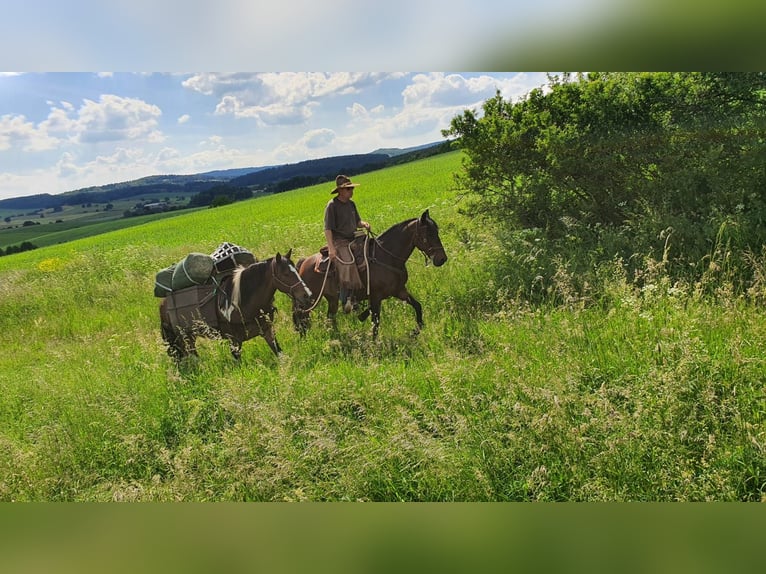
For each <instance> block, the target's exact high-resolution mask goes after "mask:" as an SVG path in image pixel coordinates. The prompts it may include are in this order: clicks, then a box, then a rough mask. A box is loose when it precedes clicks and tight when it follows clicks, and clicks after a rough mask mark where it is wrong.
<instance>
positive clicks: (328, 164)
mask: <svg viewBox="0 0 766 574" xmlns="http://www.w3.org/2000/svg"><path fill="white" fill-rule="evenodd" d="M443 143H444V142H437V143H431V144H424V145H421V146H415V147H412V148H406V149H400V148H390V149H388V150H384V151H380V152H373V153H369V154H355V155H346V156H334V157H329V158H322V159H317V160H306V161H302V162H298V163H294V164H285V165H280V166H261V167H245V168H234V169H225V170H215V171H208V172H203V173H198V174H191V175H173V174H168V175H152V176H148V177H144V178H141V179H137V180H132V181H126V182H120V183H111V184H107V185H101V186H94V187H88V188H83V189H77V190H74V191H68V192H65V193H61V194H56V195H52V194H49V193H40V194H36V195H30V196H26V197H13V198H7V199H2V200H0V212H2V211H9V210H18V211H30V210H38V209H51V208H55V207H61V206H64V205H79V204H83V203H109V202H114V201H118V200H125V199H129V198H134V197H137V196H140V195H170V196H172V195H178V194H184V195H188V194H194V193H198V192H201V191H207V190H209V189H210V188H211V187H214V186H216V185H220V184H222V183H230V184H231V185H234V186H244V187H251V186H256V187H258V188H262V187H263V186H267V185H273V184H278V183H280V182H287V181H288V180H292V182H291V183H290V184H288V185H287V186H283V188H287V187H289V188H290V189H294V188H295V187H298V186H299V185H298V184H299V183H300V185H307V184H308V182H306V181H304V180H306V179H311V180H316V181H329V180H330V179H331V178H334V177H335V175H337V174H338V173H343V172H348V173H351V174H357V173H361V172H363V171H369V170H371V169H379V168H381V167H385V166H386V165H392V164H394V163H399V162H402V161H412V160H414V159H418V158H419V157H423V156H424V153H423V152H424V150H428V149H430V148H435V149H436V148H438V146H441V145H443ZM392 158H396V159H395V160H394V159H392ZM311 183H314V181H312V182H311ZM290 186H292V187H290ZM283 190H284V189H282V188H280V189H279V191H283Z"/></svg>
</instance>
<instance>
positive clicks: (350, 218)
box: [324, 197, 361, 239]
mask: <svg viewBox="0 0 766 574" xmlns="http://www.w3.org/2000/svg"><path fill="white" fill-rule="evenodd" d="M360 220H361V217H359V212H358V211H357V209H356V204H355V203H354V202H353V201H352V200H350V199H349V200H348V201H347V202H345V203H344V202H342V201H340V200H339V199H338V198H337V197H333V198H332V199H331V200H330V201H328V202H327V207H325V209H324V228H325V230H327V229H329V230H331V231H332V233H333V237H334V238H336V239H337V238H343V239H353V238H354V232H355V231H356V229H357V227H358V226H359V221H360Z"/></svg>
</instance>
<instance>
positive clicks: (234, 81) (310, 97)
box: [183, 72, 402, 125]
mask: <svg viewBox="0 0 766 574" xmlns="http://www.w3.org/2000/svg"><path fill="white" fill-rule="evenodd" d="M400 77H402V74H401V73H393V74H391V73H368V72H364V73H360V72H354V73H351V72H340V73H323V72H284V73H264V74H196V75H194V76H192V77H190V78H188V79H187V80H185V81H184V82H183V86H184V87H185V88H187V89H191V90H194V91H196V92H199V93H201V94H205V95H209V96H215V97H216V98H218V99H219V102H218V104H217V106H216V108H215V113H216V114H217V115H232V116H234V117H236V118H250V119H255V120H258V121H259V122H260V123H262V124H263V125H275V124H279V123H288V124H290V123H292V124H294V123H305V122H306V121H308V120H309V118H311V117H312V115H313V110H314V108H315V107H316V106H318V105H319V101H320V100H322V99H324V98H327V97H332V96H340V95H348V94H355V93H358V92H359V91H360V90H362V89H363V88H365V87H368V86H370V85H374V84H377V83H380V82H382V81H385V80H386V79H393V78H400Z"/></svg>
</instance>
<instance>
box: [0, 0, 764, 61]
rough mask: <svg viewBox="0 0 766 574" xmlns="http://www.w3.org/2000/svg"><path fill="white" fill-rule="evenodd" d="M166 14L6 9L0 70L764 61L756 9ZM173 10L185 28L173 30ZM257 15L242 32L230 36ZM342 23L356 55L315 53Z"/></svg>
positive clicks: (652, 5) (594, 6) (690, 6)
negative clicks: (52, 13) (398, 15)
mask: <svg viewBox="0 0 766 574" xmlns="http://www.w3.org/2000/svg"><path fill="white" fill-rule="evenodd" d="M41 1H42V0H41ZM168 2H170V6H168V7H166V8H165V9H164V10H162V11H160V12H156V13H155V12H152V11H151V10H150V9H149V6H150V4H151V3H150V2H149V0H143V1H141V2H139V3H138V4H139V5H138V7H133V9H131V10H128V11H127V12H125V13H123V12H124V11H121V10H119V9H116V8H115V9H107V8H106V7H102V8H101V9H100V10H98V11H91V12H88V13H87V16H88V17H87V19H83V18H80V16H79V12H78V11H76V10H63V9H62V8H60V7H59V8H57V10H58V12H61V14H60V17H59V18H52V17H50V16H49V17H48V18H42V19H41V18H39V17H38V16H37V15H36V13H32V14H28V13H26V12H25V10H31V9H30V8H26V9H25V8H24V5H19V6H15V7H14V8H13V10H14V12H12V13H11V14H10V15H9V17H8V18H6V19H5V20H4V22H5V25H3V23H2V22H0V32H2V33H0V48H1V49H0V70H5V71H14V70H15V71H56V70H70V71H71V70H122V71H129V70H153V71H174V70H199V69H204V70H210V71H246V70H247V71H297V70H304V71H305V70H310V71H349V70H367V71H369V70H370V68H372V69H375V70H380V71H383V70H384V69H386V70H409V71H414V70H431V71H447V70H458V71H501V70H504V71H549V70H571V71H591V70H598V71H617V70H625V71H627V70H631V71H646V70H674V71H676V70H693V69H696V70H729V71H735V70H748V69H749V70H762V69H763V62H764V54H765V53H766V47H765V46H764V44H766V41H765V40H764V37H765V36H766V35H764V34H763V33H762V31H761V28H762V22H763V21H764V16H766V3H763V2H758V1H756V0H728V1H726V2H723V1H721V0H696V1H695V0H675V1H674V2H664V1H660V0H569V2H562V1H559V0H544V1H542V2H537V3H528V2H523V1H516V2H510V3H507V2H506V3H502V4H499V3H498V2H496V1H495V0H475V2H473V3H472V4H471V10H470V12H467V11H466V4H464V3H460V4H457V5H456V6H450V5H449V2H448V1H447V2H446V3H443V4H444V5H443V6H441V7H440V8H439V12H438V14H434V18H430V19H426V18H425V16H426V15H428V14H430V13H431V12H429V9H428V8H427V7H423V6H420V7H419V10H418V11H417V12H415V14H417V15H419V16H420V17H421V20H420V21H417V22H411V21H410V20H409V19H408V18H407V17H405V15H404V14H402V17H401V18H398V19H397V18H395V12H396V10H399V11H404V7H405V4H404V3H402V2H398V3H397V2H396V1H394V3H393V4H391V6H389V7H387V8H386V16H387V17H385V18H384V17H382V13H381V9H380V7H376V6H375V5H359V6H354V7H353V8H351V9H350V7H349V6H347V5H345V4H344V3H338V2H331V3H329V4H328V5H327V6H326V7H324V8H323V9H322V10H321V11H319V12H311V13H307V14H304V15H303V16H302V15H301V14H302V12H300V11H298V12H297V13H295V14H293V15H292V16H291V17H290V18H289V20H288V21H289V23H290V29H289V30H287V34H285V33H284V32H285V30H284V28H283V27H282V26H276V25H275V26H270V25H268V21H269V18H272V19H274V20H275V21H278V22H281V21H282V20H284V19H285V17H286V16H285V14H283V13H282V12H284V11H285V10H288V8H287V5H285V6H284V7H282V8H281V9H280V8H279V7H278V6H277V7H274V8H273V10H271V11H263V10H261V11H260V12H258V9H257V8H253V7H252V5H250V4H249V3H247V2H245V1H244V0H226V4H227V6H228V7H229V9H227V10H225V11H224V10H213V9H212V8H210V7H206V8H204V9H203V8H200V9H198V10H189V9H188V7H183V8H179V6H181V5H182V3H181V1H180V0H168ZM42 3H44V4H45V3H48V4H50V5H51V6H55V5H58V3H56V2H53V1H52V0H49V1H47V2H46V1H42ZM288 4H289V2H288ZM62 6H63V5H62ZM105 6H107V5H105ZM200 6H205V5H200ZM248 6H250V7H249V8H248ZM563 7H566V8H567V9H566V10H563V9H562V8H563ZM125 8H126V10H127V8H128V5H126V6H125ZM413 9H414V8H413ZM144 10H149V11H150V12H151V13H152V17H151V18H146V15H147V14H146V13H145V12H144ZM179 10H180V11H181V12H182V13H183V21H184V22H185V23H186V25H185V26H178V25H177V17H178V15H179ZM280 10H281V11H280ZM388 12H391V13H388ZM408 12H409V11H408ZM259 13H261V14H262V16H263V17H262V18H260V19H256V21H255V22H253V26H254V28H253V30H254V31H253V33H251V34H241V33H232V32H233V31H234V30H239V29H241V28H242V27H243V22H242V20H243V19H247V18H253V17H254V16H255V15H256V14H259ZM407 16H409V13H408V14H407ZM437 16H438V17H437ZM339 17H340V18H342V20H343V21H344V23H345V25H346V26H348V27H349V28H351V29H356V30H358V31H359V32H360V33H356V34H354V39H353V49H346V46H345V45H342V44H338V42H328V41H326V38H327V31H328V30H332V29H333V28H334V27H335V26H336V25H337V21H338V18H339ZM395 20H398V21H399V22H400V26H399V27H398V28H397V27H396V26H391V25H390V24H391V23H392V21H395ZM404 23H406V25H404ZM256 24H257V26H255V25H256ZM25 25H27V26H33V27H34V28H35V29H34V30H25V29H24V26H25ZM200 30H204V31H205V34H204V38H205V41H204V42H200V41H199V40H200V36H199V31H200ZM107 31H108V32H107ZM256 31H257V33H256ZM291 32H292V33H291ZM105 40H107V41H105Z"/></svg>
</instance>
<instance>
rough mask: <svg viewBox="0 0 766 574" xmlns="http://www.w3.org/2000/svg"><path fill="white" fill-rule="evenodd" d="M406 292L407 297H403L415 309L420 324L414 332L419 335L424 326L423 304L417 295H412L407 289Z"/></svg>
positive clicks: (416, 319)
mask: <svg viewBox="0 0 766 574" xmlns="http://www.w3.org/2000/svg"><path fill="white" fill-rule="evenodd" d="M404 294H405V295H406V297H403V300H404V301H405V302H406V303H408V304H409V305H410V306H411V307H412V308H413V309H415V321H416V322H417V324H418V326H417V328H416V329H415V331H414V332H413V333H412V334H413V335H417V334H418V333H420V330H421V329H422V328H423V306H422V305H421V304H420V301H418V300H417V299H415V297H413V296H412V295H410V294H409V293H408V292H407V291H405V292H404Z"/></svg>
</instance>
